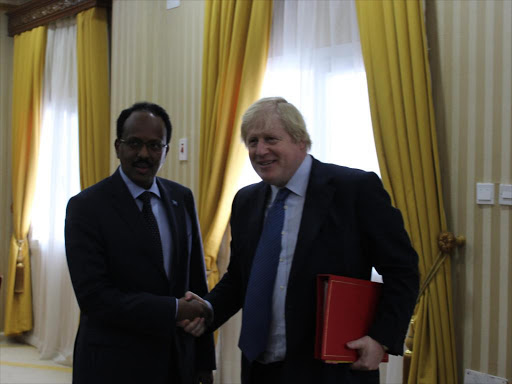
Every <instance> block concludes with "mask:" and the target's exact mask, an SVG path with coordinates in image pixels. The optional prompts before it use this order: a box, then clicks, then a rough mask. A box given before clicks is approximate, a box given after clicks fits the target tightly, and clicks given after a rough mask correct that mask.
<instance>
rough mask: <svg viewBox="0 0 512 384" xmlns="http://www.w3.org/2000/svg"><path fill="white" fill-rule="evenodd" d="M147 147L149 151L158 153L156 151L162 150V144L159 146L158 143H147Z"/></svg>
mask: <svg viewBox="0 0 512 384" xmlns="http://www.w3.org/2000/svg"><path fill="white" fill-rule="evenodd" d="M147 145H148V146H149V148H150V149H152V150H154V151H158V150H160V149H162V144H160V143H158V142H154V143H148V144H147Z"/></svg>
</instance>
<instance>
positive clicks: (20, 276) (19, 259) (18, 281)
mask: <svg viewBox="0 0 512 384" xmlns="http://www.w3.org/2000/svg"><path fill="white" fill-rule="evenodd" d="M24 242H25V239H23V240H17V243H18V254H17V255H16V273H15V275H14V293H23V292H24V286H25V264H24V263H23V243H24Z"/></svg>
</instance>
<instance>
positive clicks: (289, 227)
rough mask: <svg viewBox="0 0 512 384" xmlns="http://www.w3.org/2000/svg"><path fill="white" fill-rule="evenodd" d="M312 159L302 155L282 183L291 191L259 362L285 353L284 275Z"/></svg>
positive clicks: (289, 263) (287, 273)
mask: <svg viewBox="0 0 512 384" xmlns="http://www.w3.org/2000/svg"><path fill="white" fill-rule="evenodd" d="M312 163H313V159H312V158H311V156H310V155H306V157H305V158H304V160H303V161H302V164H301V165H300V166H299V168H298V169H297V171H296V172H295V174H294V175H293V176H292V178H291V179H290V181H288V183H287V184H286V188H288V189H289V190H290V191H291V193H290V195H289V196H288V198H287V199H286V202H285V217H284V225H283V236H282V239H281V253H280V255H279V264H278V267H277V275H276V281H275V283H274V294H273V298H272V319H271V323H270V332H269V339H268V343H267V350H266V351H265V352H264V354H263V357H262V362H264V363H271V362H275V361H282V360H284V358H285V356H286V324H285V301H286V291H287V287H288V278H289V276H290V269H291V266H292V261H293V255H294V253H295V246H296V245H297V236H298V234H299V227H300V222H301V219H302V211H303V209H304V202H305V200H306V190H307V187H308V183H309V174H310V172H311V165H312ZM271 189H272V194H271V197H270V200H269V202H268V204H267V210H268V207H269V206H270V205H271V203H272V202H273V201H274V199H275V197H276V195H277V192H278V191H279V188H278V187H275V186H273V185H272V186H271Z"/></svg>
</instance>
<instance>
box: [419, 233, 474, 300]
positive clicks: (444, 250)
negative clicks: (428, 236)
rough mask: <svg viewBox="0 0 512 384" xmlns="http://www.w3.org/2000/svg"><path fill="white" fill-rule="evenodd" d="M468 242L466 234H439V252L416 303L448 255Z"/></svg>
mask: <svg viewBox="0 0 512 384" xmlns="http://www.w3.org/2000/svg"><path fill="white" fill-rule="evenodd" d="M464 244H466V238H465V237H464V236H455V235H454V234H453V233H452V232H446V231H445V232H441V233H440V234H439V236H437V246H438V248H439V253H438V254H437V258H436V261H435V262H434V264H432V267H431V268H430V270H429V271H428V274H427V276H426V277H425V280H424V281H423V284H422V285H421V288H420V292H419V294H418V298H417V299H416V304H418V302H419V301H420V298H421V296H423V294H424V293H425V290H426V289H427V287H428V285H429V284H430V282H431V281H432V279H433V278H434V276H435V275H436V273H437V271H438V270H439V268H440V267H441V265H442V264H443V262H444V261H445V259H446V256H447V255H451V254H453V252H454V251H455V248H460V247H462V246H464Z"/></svg>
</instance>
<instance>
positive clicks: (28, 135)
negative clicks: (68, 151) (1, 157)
mask: <svg viewBox="0 0 512 384" xmlns="http://www.w3.org/2000/svg"><path fill="white" fill-rule="evenodd" d="M45 52H46V27H44V26H43V27H38V28H34V29H32V30H30V31H27V32H23V33H21V34H19V35H16V36H15V37H14V62H13V68H14V73H13V97H12V216H13V235H12V237H11V244H10V251H9V270H8V272H7V284H6V287H5V289H6V290H7V300H6V305H5V329H4V332H5V334H6V335H13V334H19V333H21V332H25V331H29V330H31V329H32V285H31V280H30V279H31V276H30V258H29V248H28V243H27V234H28V230H29V227H30V219H31V213H32V203H33V200H34V193H35V187H36V175H37V160H38V154H39V134H40V127H41V116H42V111H41V102H42V86H43V73H44V61H45Z"/></svg>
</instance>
